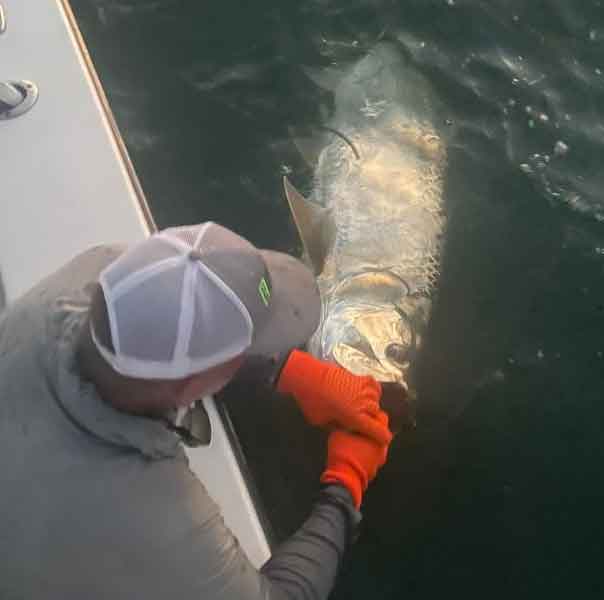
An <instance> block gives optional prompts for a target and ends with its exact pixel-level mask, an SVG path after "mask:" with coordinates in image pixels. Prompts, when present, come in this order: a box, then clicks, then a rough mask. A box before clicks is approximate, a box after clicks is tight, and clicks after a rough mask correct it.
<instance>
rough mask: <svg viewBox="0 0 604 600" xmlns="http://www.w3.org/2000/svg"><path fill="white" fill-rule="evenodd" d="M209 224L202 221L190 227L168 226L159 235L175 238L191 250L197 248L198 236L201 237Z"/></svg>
mask: <svg viewBox="0 0 604 600" xmlns="http://www.w3.org/2000/svg"><path fill="white" fill-rule="evenodd" d="M209 225H210V223H203V224H201V225H192V226H190V227H170V228H168V229H165V230H164V231H163V232H162V233H161V235H162V237H163V236H165V237H167V238H176V239H178V240H179V241H181V242H183V243H184V244H185V245H186V246H188V247H189V248H190V249H191V250H192V249H196V248H197V246H198V245H199V238H200V237H203V235H204V232H205V230H206V229H207V228H208V226H209Z"/></svg>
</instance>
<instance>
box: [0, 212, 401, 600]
mask: <svg viewBox="0 0 604 600" xmlns="http://www.w3.org/2000/svg"><path fill="white" fill-rule="evenodd" d="M318 316H319V297H318V293H317V290H316V286H315V284H314V280H313V277H312V274H311V273H310V272H309V271H308V270H306V268H305V267H304V266H303V265H301V264H300V263H299V262H298V261H296V260H295V259H293V258H291V257H288V256H286V255H284V254H280V253H276V252H270V251H259V250H257V249H256V248H255V247H254V246H252V245H251V244H250V243H249V242H247V241H246V240H244V239H243V238H241V237H239V236H238V235H236V234H235V233H233V232H231V231H229V230H227V229H225V228H223V227H221V226H219V225H216V224H214V223H204V224H202V225H197V226H193V227H182V228H173V229H168V230H165V231H163V232H161V233H159V234H155V235H153V236H151V237H150V238H148V239H146V240H145V241H143V242H140V243H138V244H136V245H134V246H132V247H130V248H128V249H125V250H124V249H123V248H116V247H97V248H93V249H91V250H89V251H87V252H85V253H83V254H82V255H80V256H78V257H76V258H75V259H74V260H73V261H72V262H70V263H69V264H67V265H66V266H65V267H63V268H62V269H60V270H59V271H58V272H56V273H55V274H53V275H51V276H50V277H48V278H47V279H46V280H44V281H42V282H41V283H40V284H38V285H37V286H35V287H34V288H33V289H32V290H31V291H29V292H28V293H27V294H26V295H25V296H23V297H22V298H21V299H20V300H18V301H17V302H15V303H14V304H12V305H11V306H9V307H8V308H7V309H5V311H4V312H3V313H2V316H1V317H0V514H1V515H2V517H1V521H0V522H1V523H2V525H1V526H0V565H1V569H2V572H1V577H0V597H2V598H6V599H7V600H8V599H17V598H19V599H20V598H24V599H25V598H26V599H28V600H34V599H36V598H44V599H54V598H57V599H59V598H60V599H61V600H69V599H71V598H74V599H75V598H78V600H79V599H80V598H87V599H95V598H99V599H100V598H103V599H112V600H113V599H117V598H123V599H124V600H126V599H127V600H133V599H137V598H141V599H142V600H152V599H156V598H157V599H160V598H162V599H163V598H178V599H181V598H204V599H212V600H213V599H223V598H224V599H226V598H229V599H239V598H241V599H248V598H249V599H256V598H267V599H273V598H276V599H286V598H287V599H297V598H304V599H322V598H326V597H327V595H328V594H329V592H330V590H331V588H332V586H333V582H334V578H335V574H336V571H337V568H338V565H339V563H340V561H341V558H342V555H343V553H344V551H345V549H346V546H347V545H348V544H349V543H350V541H351V540H352V539H353V537H354V533H355V528H356V526H357V524H358V521H359V520H360V514H359V512H358V509H359V507H360V504H361V501H362V495H363V492H364V491H365V489H366V487H367V485H368V483H369V482H370V481H371V480H372V479H373V477H374V476H375V474H376V472H377V470H378V469H379V467H380V466H381V465H383V463H384V462H385V460H386V454H387V449H388V445H389V443H390V440H391V438H392V434H391V433H390V430H389V428H388V418H387V416H386V415H385V413H384V412H383V411H382V410H381V409H380V406H379V400H380V394H381V388H380V385H379V384H378V383H376V382H375V381H374V380H372V379H371V378H368V377H355V376H353V375H351V374H350V373H348V372H347V371H345V370H343V369H341V368H339V367H337V366H335V365H331V364H326V363H323V362H321V361H318V360H316V359H314V358H313V357H311V356H309V355H308V354H306V353H304V352H301V351H299V350H295V349H294V348H296V347H299V346H300V345H301V344H303V343H304V342H305V340H306V339H307V338H308V337H309V335H310V334H311V333H312V331H313V330H314V329H315V328H316V326H317V323H318ZM254 357H270V358H272V363H273V364H274V365H275V371H274V373H273V377H272V379H273V380H274V383H275V385H276V387H277V389H278V391H280V392H283V393H285V394H291V395H293V396H294V398H295V401H296V402H297V404H298V406H299V407H300V409H301V411H302V412H303V414H304V416H305V417H306V419H307V420H308V421H309V422H310V423H312V424H314V425H319V426H330V427H332V428H334V429H333V431H332V432H331V433H330V436H329V441H328V456H327V466H326V469H325V471H324V473H323V475H322V477H321V483H322V487H321V490H320V492H319V496H318V499H317V501H316V504H315V505H314V508H313V510H312V512H311V515H310V517H309V518H308V520H307V521H306V522H305V523H304V525H303V526H302V527H301V528H300V530H299V531H298V532H297V533H295V534H294V535H293V536H292V537H291V538H290V539H289V540H287V541H286V542H285V543H284V544H283V545H282V546H281V547H280V548H278V549H277V550H276V551H275V553H274V555H273V556H272V558H271V559H270V560H269V561H268V562H267V563H266V564H265V565H264V566H263V567H262V569H261V570H260V571H257V570H256V569H254V568H253V567H252V565H251V564H250V563H249V561H248V559H247V557H246V556H245V554H244V553H243V551H242V549H241V548H240V546H239V545H238V544H237V541H236V539H235V538H234V537H233V535H232V533H231V532H230V531H229V530H228V529H227V528H226V526H225V525H224V523H223V521H222V519H221V518H220V512H219V508H218V507H217V506H216V505H215V503H214V502H213V501H212V499H211V498H210V497H209V496H208V494H207V492H206V490H205V488H204V487H203V485H202V484H201V483H200V482H199V481H198V480H197V479H196V478H195V477H194V475H193V474H192V473H191V472H190V471H189V469H188V466H187V461H186V457H185V454H184V451H183V449H182V445H181V444H180V439H179V437H178V436H177V435H176V433H174V429H175V428H174V427H170V426H169V425H170V422H169V419H170V415H171V414H173V413H174V411H175V410H177V409H179V408H180V407H186V406H189V405H190V404H191V403H193V402H194V401H195V400H197V399H198V398H199V397H201V396H203V395H205V394H212V393H215V392H217V391H218V390H220V389H221V388H222V387H223V386H224V385H225V384H226V383H228V382H229V381H230V380H231V379H232V378H233V376H234V375H235V374H236V373H237V372H238V370H239V369H240V368H241V366H242V365H243V364H244V363H245V362H246V361H248V360H250V361H253V359H254ZM166 422H168V425H166Z"/></svg>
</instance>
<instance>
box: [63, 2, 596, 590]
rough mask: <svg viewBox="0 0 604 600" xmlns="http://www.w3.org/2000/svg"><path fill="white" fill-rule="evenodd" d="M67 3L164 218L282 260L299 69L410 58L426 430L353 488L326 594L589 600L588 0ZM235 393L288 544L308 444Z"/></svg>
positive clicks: (308, 91) (306, 489) (592, 568)
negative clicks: (432, 143) (431, 112)
mask: <svg viewBox="0 0 604 600" xmlns="http://www.w3.org/2000/svg"><path fill="white" fill-rule="evenodd" d="M72 4H73V8H74V9H75V12H76V14H77V16H78V19H79V22H80V26H81V28H82V31H83V33H84V36H85V38H86V41H87V43H88V45H89V49H90V50H91V54H92V56H93V59H94V61H95V64H96V67H97V70H98V71H99V74H100V76H101V79H102V81H103V84H104V85H105V88H106V91H107V93H108V96H109V99H110V102H111V105H112V108H113V110H114V112H115V115H116V117H117V120H118V122H119V125H120V127H121V129H122V133H123V135H124V138H125V140H126V142H127V145H128V148H129V151H130V154H131V156H132V158H133V161H134V164H135V166H136V169H137V171H138V174H139V176H140V178H141V181H142V184H143V187H144V189H145V192H146V195H147V198H148V200H149V203H150V205H151V208H152V210H153V212H154V214H155V217H156V219H157V221H158V224H159V225H160V226H162V227H164V226H168V225H172V224H180V223H185V222H194V221H203V220H207V219H213V220H216V221H219V222H222V223H224V224H226V225H228V226H231V227H233V228H235V229H236V230H238V231H239V232H241V233H242V234H244V235H246V236H248V237H249V238H250V239H252V240H253V241H254V242H255V243H257V244H259V245H261V246H267V247H272V248H277V249H281V250H286V251H296V249H297V239H296V237H295V232H294V229H293V226H292V224H291V222H290V220H289V215H288V212H287V210H286V206H285V202H284V199H283V197H282V193H281V187H280V186H281V183H280V180H281V176H282V174H283V172H285V171H291V172H292V177H293V179H294V180H296V181H297V182H299V183H300V185H302V186H308V184H309V175H310V174H309V172H308V171H307V169H306V167H305V165H304V163H303V161H302V159H301V158H300V157H299V156H298V154H297V152H296V150H295V148H294V146H293V144H292V142H291V140H290V138H289V134H288V126H295V127H301V126H307V125H312V124H318V123H320V122H321V121H322V120H323V119H325V118H326V116H327V115H328V114H329V110H330V108H331V101H332V98H331V97H330V94H329V93H327V92H325V91H324V90H321V89H320V88H318V87H316V86H315V85H314V84H313V83H312V82H311V81H310V80H309V79H308V78H307V77H306V75H305V73H304V67H306V66H314V67H317V66H325V65H330V64H332V65H334V64H335V65H336V66H338V65H345V64H347V63H349V62H350V61H352V60H355V59H356V58H358V57H359V56H362V55H363V53H364V52H366V50H367V49H368V48H370V47H371V46H372V44H374V43H375V41H376V40H378V39H380V38H384V37H385V38H388V39H393V40H396V41H397V43H398V44H400V46H401V50H402V51H404V52H407V53H408V54H409V55H410V56H411V58H412V60H413V61H414V62H415V64H416V65H417V67H418V69H420V70H421V71H422V72H424V73H425V74H426V75H427V76H428V78H429V79H430V81H431V82H432V84H433V86H434V88H435V90H436V92H437V94H438V95H439V97H440V98H441V99H442V101H443V102H444V104H445V106H446V107H447V113H448V116H447V119H446V121H444V122H443V123H442V127H443V129H446V130H447V131H448V132H449V133H448V134H447V135H448V136H449V138H450V140H451V142H450V149H449V156H450V159H449V166H448V170H447V179H446V190H445V192H446V204H447V212H448V214H449V215H450V220H449V226H448V232H447V240H446V253H445V260H444V266H443V272H442V278H441V282H440V289H439V296H438V302H437V304H436V306H435V311H434V313H433V318H432V321H431V325H430V330H429V333H428V337H427V343H426V346H425V348H424V351H423V354H422V356H421V363H420V375H421V376H420V385H419V389H420V397H419V428H418V431H417V433H416V434H414V435H413V436H408V437H405V438H403V437H400V438H398V439H397V440H396V441H395V443H394V444H393V447H392V450H391V458H390V461H389V462H388V464H387V465H386V467H385V468H384V469H383V472H382V473H381V474H380V477H379V479H378V480H377V482H376V483H375V485H374V486H373V487H372V488H371V491H370V492H369V494H368V495H367V501H366V504H365V510H364V512H365V525H364V530H363V534H362V537H361V539H360V541H359V542H358V544H357V545H356V547H355V549H354V550H353V552H352V554H351V556H350V559H349V560H348V562H347V563H346V565H345V568H344V569H343V572H342V575H341V578H340V580H339V584H338V587H337V589H336V592H335V593H334V597H335V598H347V599H356V598H359V599H360V598H363V599H366V598H441V597H443V596H444V595H446V596H449V597H451V596H452V597H455V598H457V597H460V598H461V597H470V598H478V597H489V598H493V597H503V596H506V597H508V596H512V595H513V596H514V597H517V598H539V597H549V598H563V597H564V598H567V597H569V596H570V597H577V598H599V597H602V595H603V594H604V584H603V583H602V582H601V564H602V554H603V549H604V520H603V518H602V507H603V501H604V474H603V471H604V434H603V433H602V427H603V426H604V191H603V190H604V171H603V170H602V163H603V160H604V6H603V5H602V3H601V2H599V1H595V0H583V1H580V0H572V1H571V0H550V1H549V2H546V1H542V0H532V1H531V2H528V0H525V1H520V0H491V1H479V0H467V1H465V0H455V1H454V2H447V1H446V0H442V1H438V2H436V1H432V0H421V1H420V0H413V1H404V0H399V1H398V2H392V1H385V0H353V1H348V2H344V1H339V2H335V1H329V0H302V1H301V2H297V3H294V2H289V3H286V2H283V1H281V2H277V1H276V0H274V1H272V2H256V3H251V2H233V1H232V0H223V1H221V2H214V1H208V2H203V3H201V2H193V1H190V2H186V1H184V0H181V1H176V0H174V1H170V0H156V1H143V0H140V1H138V2H135V1H134V0H72ZM557 142H563V143H564V144H566V146H567V147H568V151H567V152H560V150H561V149H563V148H564V147H563V146H561V145H560V144H558V146H557V147H558V152H556V151H555V150H554V149H555V147H556V144H557ZM232 396H235V395H234V394H232ZM227 402H228V403H229V406H230V408H231V414H232V418H233V420H234V422H235V425H236V428H237V431H238V433H239V436H240V438H241V442H242V445H243V448H244V450H245V453H246V456H247V459H248V462H249V466H250V468H251V470H252V471H253V472H254V475H255V477H256V483H257V486H258V489H259V492H260V497H261V498H262V501H263V504H264V506H265V508H266V511H267V513H268V515H269V517H270V518H271V520H272V524H273V527H274V534H275V537H276V539H281V538H283V536H285V535H287V534H288V533H289V532H291V531H292V530H293V529H295V528H296V526H297V525H299V524H300V522H301V520H302V519H303V517H304V515H305V513H306V511H307V510H308V508H309V506H310V502H311V499H312V495H313V493H314V492H315V491H316V485H317V484H316V481H317V478H318V475H319V472H320V468H321V461H322V452H323V439H322V437H321V436H320V435H319V434H317V433H316V432H314V431H310V430H309V429H308V428H306V427H305V426H304V424H302V423H301V422H300V419H299V417H298V415H297V414H296V413H295V411H293V410H292V407H287V406H283V403H282V402H279V400H277V399H275V398H268V399H267V398H257V397H251V396H249V395H247V394H246V395H245V396H244V397H243V396H242V394H238V397H231V398H229V399H228V400H227Z"/></svg>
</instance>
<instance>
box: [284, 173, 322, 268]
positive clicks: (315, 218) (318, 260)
mask: <svg viewBox="0 0 604 600" xmlns="http://www.w3.org/2000/svg"><path fill="white" fill-rule="evenodd" d="M283 187H284V189H285V196H286V198H287V202H288V203H289V209H290V211H291V213H292V217H293V218H294V222H295V224H296V228H297V230H298V233H299V234H300V239H301V240H302V244H303V246H304V251H305V253H306V255H307V256H308V259H309V260H310V262H311V263H312V266H313V268H314V271H315V274H319V273H320V272H321V271H322V270H323V265H324V264H325V257H326V256H327V251H328V249H329V246H330V242H331V233H332V229H333V227H332V223H331V217H330V214H329V213H330V211H329V209H326V208H321V207H320V206H317V205H316V204H314V203H312V202H310V201H309V200H307V199H306V198H305V197H304V196H303V195H302V194H301V193H300V192H299V191H298V190H297V189H296V188H295V187H294V186H293V185H292V183H291V182H290V181H289V179H288V178H287V177H284V178H283Z"/></svg>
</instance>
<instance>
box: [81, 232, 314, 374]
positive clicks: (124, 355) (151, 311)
mask: <svg viewBox="0 0 604 600" xmlns="http://www.w3.org/2000/svg"><path fill="white" fill-rule="evenodd" d="M99 283H100V285H101V288H102V290H103V295H104V299H105V303H106V306H107V314H108V320H109V328H110V334H111V345H112V346H113V347H112V348H108V347H106V346H105V345H103V343H102V342H100V341H99V338H98V336H97V335H96V332H95V331H94V324H93V323H92V322H91V334H92V339H93V341H94V344H95V345H96V347H97V349H98V350H99V352H100V353H101V355H102V356H103V357H104V358H105V360H106V361H107V362H108V363H109V364H110V365H111V366H112V367H113V368H114V369H115V370H116V371H117V372H118V373H121V374H122V375H126V376H130V377H138V378H142V379H181V378H184V377H187V376H189V375H192V374H195V373H201V372H203V371H205V370H208V369H210V368H212V367H215V366H217V365H219V364H222V363H224V362H227V361H228V360H230V359H232V358H234V357H235V356H238V355H240V354H242V353H245V354H246V355H248V356H251V355H258V356H273V355H280V354H282V353H284V352H287V351H289V350H290V349H292V348H294V347H297V346H300V345H302V344H305V343H306V341H307V340H308V338H309V337H310V336H311V335H312V333H313V332H314V330H315V329H316V328H317V326H318V322H319V315H320V305H321V303H320V297H319V292H318V289H317V285H316V282H315V279H314V277H313V274H312V272H311V271H310V270H309V269H307V268H306V267H305V266H304V265H303V264H302V263H301V262H300V261H299V260H297V259H295V258H293V257H291V256H288V255H287V254H283V253H281V252H274V251H270V250H259V249H258V248H256V247H255V246H253V245H252V244H251V243H250V242H249V241H247V240H246V239H244V238H242V237H241V236H239V235H237V234H236V233H234V232H233V231H231V230H229V229H227V228H225V227H222V226H221V225H218V224H216V223H213V222H206V223H201V224H199V225H194V226H187V227H173V228H169V229H165V230H163V231H161V232H158V233H155V234H153V235H151V236H150V237H148V238H146V239H145V240H143V241H141V242H139V243H137V244H135V245H133V246H131V247H130V248H129V249H128V250H126V251H125V252H124V253H123V254H122V255H121V256H120V257H118V258H117V259H116V260H115V261H113V262H112V263H111V264H109V265H108V266H107V267H106V268H105V269H104V270H103V271H102V272H101V274H100V276H99Z"/></svg>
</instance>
